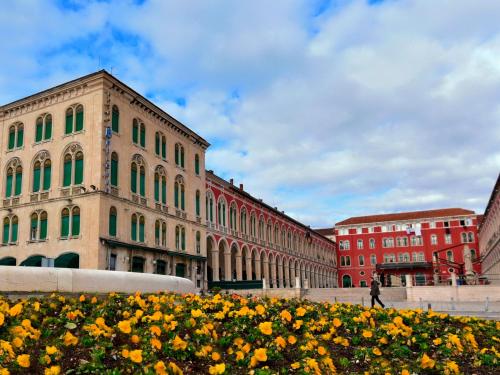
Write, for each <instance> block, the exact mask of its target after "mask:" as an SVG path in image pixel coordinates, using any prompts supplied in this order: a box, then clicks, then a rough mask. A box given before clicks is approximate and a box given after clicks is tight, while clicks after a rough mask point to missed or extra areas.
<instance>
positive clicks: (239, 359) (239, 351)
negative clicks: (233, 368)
mask: <svg viewBox="0 0 500 375" xmlns="http://www.w3.org/2000/svg"><path fill="white" fill-rule="evenodd" d="M244 358H245V354H243V352H242V351H241V350H238V351H237V352H236V360H237V361H241V360H242V359H244Z"/></svg>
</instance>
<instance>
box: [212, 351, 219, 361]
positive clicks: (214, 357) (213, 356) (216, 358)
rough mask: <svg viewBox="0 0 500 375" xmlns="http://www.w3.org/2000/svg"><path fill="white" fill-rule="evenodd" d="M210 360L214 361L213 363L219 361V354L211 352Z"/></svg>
mask: <svg viewBox="0 0 500 375" xmlns="http://www.w3.org/2000/svg"><path fill="white" fill-rule="evenodd" d="M212 360H214V361H215V362H218V361H220V354H219V353H217V352H213V353H212Z"/></svg>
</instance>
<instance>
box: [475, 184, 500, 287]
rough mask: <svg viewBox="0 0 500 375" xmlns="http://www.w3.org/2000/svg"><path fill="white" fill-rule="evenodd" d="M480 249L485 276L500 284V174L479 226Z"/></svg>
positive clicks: (489, 280) (493, 282)
mask: <svg viewBox="0 0 500 375" xmlns="http://www.w3.org/2000/svg"><path fill="white" fill-rule="evenodd" d="M479 249H480V251H481V258H482V271H483V276H484V277H486V278H487V280H488V282H490V283H492V284H497V285H498V284H500V174H499V175H498V178H497V182H496V184H495V187H494V188H493V191H492V193H491V196H490V200H489V201H488V205H487V206H486V210H485V212H484V216H483V218H482V220H481V223H480V225H479Z"/></svg>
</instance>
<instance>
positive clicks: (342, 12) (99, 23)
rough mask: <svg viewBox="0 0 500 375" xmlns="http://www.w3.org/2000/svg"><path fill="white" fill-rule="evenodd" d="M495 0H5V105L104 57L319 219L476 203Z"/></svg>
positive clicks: (487, 159)
mask: <svg viewBox="0 0 500 375" xmlns="http://www.w3.org/2000/svg"><path fill="white" fill-rule="evenodd" d="M499 15H500V1H498V0H399V1H398V0H386V1H383V0H371V1H367V0H359V1H347V0H330V1H328V0H273V1H268V0H249V1H246V0H238V1H236V0H232V1H230V0H227V1H226V0H209V1H207V0H192V1H178V0H172V1H169V0H149V1H84V0H81V1H61V0H59V1H38V0H32V1H5V2H2V12H1V13H0V46H1V48H0V103H7V102H10V101H12V100H15V99H18V98H20V97H23V96H26V95H29V94H32V93H34V92H37V91H39V90H42V89H45V88H48V87H50V86H52V85H55V84H59V83H62V82H65V81H67V80H70V79H73V78H76V77H78V76H80V75H84V74H87V73H90V72H93V71H96V70H99V69H103V68H104V69H107V70H108V71H112V73H113V74H114V75H116V76H117V77H118V78H119V79H121V80H122V81H124V82H125V83H127V84H129V85H130V86H131V87H133V88H135V89H136V90H137V91H139V92H140V93H142V94H144V95H145V96H147V97H148V98H149V99H151V100H152V101H153V102H155V103H157V104H158V105H160V106H161V107H162V108H164V109H165V110H166V111H167V112H169V113H170V114H172V115H173V116H174V117H176V118H178V119H179V120H181V121H182V122H184V123H185V124H186V125H188V126H189V127H190V128H192V129H193V130H195V131H196V132H198V133H199V134H200V135H202V136H203V137H204V138H205V139H207V140H208V141H209V142H210V143H211V144H212V146H211V147H210V149H209V151H208V153H207V168H208V169H213V170H214V171H215V172H216V173H217V174H219V175H221V176H222V177H224V178H227V179H229V178H231V177H233V178H234V179H235V183H240V182H241V183H244V185H245V189H246V190H247V191H249V192H250V193H252V194H253V195H255V196H256V197H259V198H263V199H264V200H265V201H266V202H268V203H269V204H271V205H273V206H278V207H279V208H280V209H281V210H284V211H285V212H286V213H288V214H289V215H291V216H293V217H295V218H297V219H299V220H301V221H303V222H304V223H306V224H309V225H311V226H313V227H318V226H331V225H333V223H334V222H336V221H339V220H342V219H345V218H347V217H349V216H356V215H365V214H374V213H382V212H398V211H406V210H421V209H431V208H440V207H464V208H470V209H474V210H476V212H478V213H482V211H483V210H484V207H485V205H486V203H487V200H488V198H489V195H490V193H491V190H492V188H493V185H494V182H495V180H496V178H497V176H498V173H499V171H500V22H499Z"/></svg>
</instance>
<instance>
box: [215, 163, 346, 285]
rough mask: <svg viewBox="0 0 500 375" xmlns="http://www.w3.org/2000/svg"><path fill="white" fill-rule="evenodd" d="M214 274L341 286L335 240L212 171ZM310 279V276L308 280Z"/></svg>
mask: <svg viewBox="0 0 500 375" xmlns="http://www.w3.org/2000/svg"><path fill="white" fill-rule="evenodd" d="M206 176H207V186H206V191H207V195H206V202H205V204H206V208H205V212H206V213H207V216H206V221H207V227H208V233H209V234H208V238H207V256H208V259H207V264H208V271H207V272H208V277H209V279H210V280H213V281H219V280H236V281H240V280H262V279H264V280H266V283H267V284H266V285H267V286H268V287H271V288H283V287H295V280H296V277H299V278H300V286H304V285H308V286H309V287H312V288H323V287H335V286H337V262H336V251H335V243H334V242H333V241H331V240H329V239H328V238H326V237H324V236H322V235H321V234H319V233H317V232H316V231H314V230H312V229H310V228H309V227H307V226H305V225H303V224H301V223H299V222H298V221H296V220H294V219H292V218H291V217H289V216H287V215H285V214H284V213H283V212H280V211H278V210H277V209H276V208H272V207H270V206H268V205H267V204H265V203H264V202H262V200H259V199H256V198H254V197H253V196H251V195H250V194H248V193H247V192H245V191H244V189H243V185H240V186H239V187H236V186H234V184H233V182H232V180H231V181H229V182H228V181H225V180H223V179H222V178H220V177H218V176H216V175H215V174H213V172H212V171H208V172H207V174H206ZM306 280H307V281H306Z"/></svg>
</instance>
